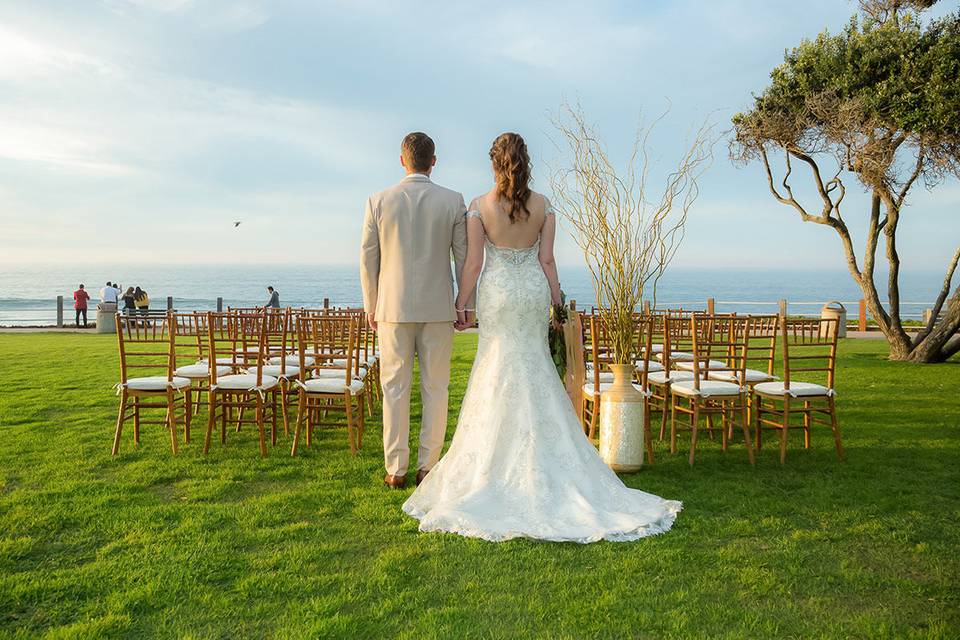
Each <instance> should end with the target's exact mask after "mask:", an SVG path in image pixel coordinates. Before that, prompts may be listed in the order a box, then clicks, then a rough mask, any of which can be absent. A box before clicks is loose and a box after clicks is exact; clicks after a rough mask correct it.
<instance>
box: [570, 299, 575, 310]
mask: <svg viewBox="0 0 960 640" xmlns="http://www.w3.org/2000/svg"><path fill="white" fill-rule="evenodd" d="M576 310H577V301H576V300H571V301H570V311H576Z"/></svg>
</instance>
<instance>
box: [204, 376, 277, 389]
mask: <svg viewBox="0 0 960 640" xmlns="http://www.w3.org/2000/svg"><path fill="white" fill-rule="evenodd" d="M275 386H277V379H276V378H274V377H273V376H266V375H265V376H262V377H261V380H260V389H261V390H262V391H266V390H268V389H272V388H274V387H275ZM217 388H218V389H227V390H229V391H255V390H256V389H257V375H256V374H254V373H237V374H234V375H231V376H223V377H222V378H217Z"/></svg>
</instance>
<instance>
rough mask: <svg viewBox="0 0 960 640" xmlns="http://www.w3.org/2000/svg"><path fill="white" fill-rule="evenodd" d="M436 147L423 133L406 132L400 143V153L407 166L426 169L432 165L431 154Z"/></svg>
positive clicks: (432, 154)
mask: <svg viewBox="0 0 960 640" xmlns="http://www.w3.org/2000/svg"><path fill="white" fill-rule="evenodd" d="M436 150H437V148H436V147H435V146H434V144H433V140H431V139H430V136H428V135H427V134H425V133H422V132H420V131H414V132H413V133H408V134H407V136H406V137H405V138H404V139H403V142H402V143H400V153H401V154H403V160H404V162H406V165H407V167H409V168H410V169H413V170H414V171H427V170H428V169H430V167H431V166H432V165H433V156H434V153H436Z"/></svg>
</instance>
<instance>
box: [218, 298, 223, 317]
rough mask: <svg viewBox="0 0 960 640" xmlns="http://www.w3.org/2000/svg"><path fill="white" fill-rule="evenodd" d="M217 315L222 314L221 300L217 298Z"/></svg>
mask: <svg viewBox="0 0 960 640" xmlns="http://www.w3.org/2000/svg"><path fill="white" fill-rule="evenodd" d="M217 313H223V298H217Z"/></svg>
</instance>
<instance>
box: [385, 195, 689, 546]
mask: <svg viewBox="0 0 960 640" xmlns="http://www.w3.org/2000/svg"><path fill="white" fill-rule="evenodd" d="M467 215H471V216H473V215H475V216H479V213H477V212H474V211H471V212H470V213H468V214H467ZM538 251H539V242H538V243H537V244H535V245H534V246H532V247H530V248H528V249H509V248H504V247H498V246H495V245H493V244H492V243H490V242H489V240H487V241H486V257H485V263H484V268H483V274H482V276H481V283H480V286H479V288H478V293H477V314H478V316H479V319H480V339H479V345H478V348H477V355H476V360H474V363H473V371H472V372H471V374H470V381H469V383H468V385H467V391H466V395H465V396H464V399H463V406H462V408H461V410H460V419H459V422H458V424H457V430H456V433H455V434H454V437H453V442H452V443H451V445H450V449H449V450H448V451H447V453H446V455H445V456H444V457H443V459H441V460H440V462H438V463H437V464H436V465H435V466H434V468H433V469H432V470H431V471H430V473H429V474H428V475H427V476H426V478H425V479H424V480H423V482H422V483H421V485H420V486H419V487H418V488H417V490H416V491H415V492H414V493H413V494H412V495H411V496H410V498H409V499H408V500H407V501H406V502H405V503H404V505H403V510H404V511H405V512H406V513H408V514H410V515H411V516H413V517H414V518H417V519H418V520H420V530H421V531H448V532H452V533H458V534H461V535H464V536H470V537H475V538H483V539H485V540H494V541H499V540H509V539H511V538H517V537H526V538H534V539H538V540H554V541H572V542H582V543H586V542H594V541H597V540H614V541H626V540H636V539H638V538H642V537H645V536H649V535H654V534H657V533H663V532H665V531H667V530H669V529H670V527H671V526H672V525H673V521H674V519H675V518H676V515H677V513H678V512H679V511H680V509H681V507H682V505H681V503H680V502H677V501H673V500H664V499H662V498H660V497H658V496H655V495H652V494H649V493H645V492H643V491H639V490H637V489H630V488H628V487H626V486H625V485H624V484H623V483H622V482H621V481H620V479H619V478H618V477H617V475H616V474H615V473H614V472H613V471H611V470H610V468H609V467H607V465H606V464H604V462H603V461H602V460H601V459H600V456H599V455H598V454H597V451H596V449H595V448H594V447H593V445H592V444H590V442H589V441H588V440H587V438H586V436H585V435H584V433H583V430H582V428H581V426H580V422H579V420H578V419H577V415H576V413H575V412H574V410H573V406H572V404H571V402H570V398H569V396H567V393H566V391H565V389H564V387H563V384H562V383H561V381H560V377H559V376H558V375H557V371H556V368H555V367H554V364H553V361H552V360H551V358H550V350H549V347H548V346H547V330H548V327H549V315H550V291H549V286H548V284H547V278H546V276H545V275H544V273H543V269H542V268H541V266H540V262H539V260H538V258H537V256H538Z"/></svg>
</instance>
